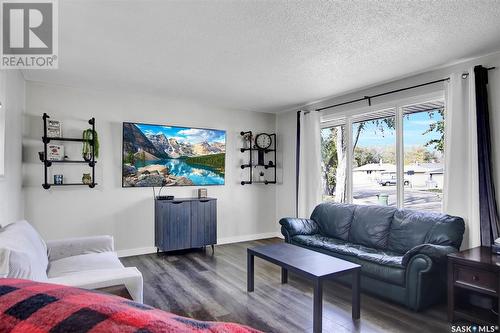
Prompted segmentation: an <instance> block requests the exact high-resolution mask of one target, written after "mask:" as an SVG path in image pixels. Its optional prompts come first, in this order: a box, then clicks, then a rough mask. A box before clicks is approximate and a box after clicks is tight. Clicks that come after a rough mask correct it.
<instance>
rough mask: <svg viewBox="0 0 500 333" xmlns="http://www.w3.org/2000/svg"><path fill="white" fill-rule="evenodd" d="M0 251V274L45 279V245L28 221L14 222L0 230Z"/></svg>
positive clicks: (46, 262) (46, 263)
mask: <svg viewBox="0 0 500 333" xmlns="http://www.w3.org/2000/svg"><path fill="white" fill-rule="evenodd" d="M0 252H1V253H2V255H0V260H2V262H1V263H0V268H1V270H2V271H3V272H0V274H1V275H3V276H6V277H11V278H24V279H30V280H37V281H44V280H47V266H48V258H47V246H46V245H45V242H44V241H43V239H42V238H41V237H40V234H39V233H38V232H37V231H36V230H35V229H34V228H33V227H32V226H31V224H29V223H28V222H26V221H18V222H14V223H11V224H9V225H7V226H5V227H4V228H2V229H1V230H0ZM7 267H8V269H7ZM7 270H8V271H7Z"/></svg>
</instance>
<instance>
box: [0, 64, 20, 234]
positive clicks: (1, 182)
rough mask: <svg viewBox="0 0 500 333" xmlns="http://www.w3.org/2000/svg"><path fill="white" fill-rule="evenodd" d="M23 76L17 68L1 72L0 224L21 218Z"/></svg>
mask: <svg viewBox="0 0 500 333" xmlns="http://www.w3.org/2000/svg"><path fill="white" fill-rule="evenodd" d="M24 89H25V87H24V78H23V76H22V75H21V72H20V71H18V70H6V71H0V101H1V102H2V105H3V107H2V110H1V111H2V112H4V115H5V141H3V140H4V138H3V137H0V145H4V147H5V161H4V167H5V169H4V171H5V173H4V176H0V225H5V224H8V223H12V222H14V221H16V220H18V219H21V218H23V194H22V186H21V184H22V181H21V180H22V172H21V170H22V164H21V148H22V145H21V139H22V120H23V118H22V114H23V112H24Z"/></svg>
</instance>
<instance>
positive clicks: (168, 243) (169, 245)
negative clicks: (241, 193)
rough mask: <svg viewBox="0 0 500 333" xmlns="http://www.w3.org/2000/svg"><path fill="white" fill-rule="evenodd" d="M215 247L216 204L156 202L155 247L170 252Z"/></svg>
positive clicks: (207, 200) (206, 200) (203, 200)
mask: <svg viewBox="0 0 500 333" xmlns="http://www.w3.org/2000/svg"><path fill="white" fill-rule="evenodd" d="M214 244H217V200H216V199H214V198H200V199H198V198H186V199H175V200H156V201H155V246H156V248H157V249H158V251H173V250H182V249H189V248H195V247H204V246H207V245H212V246H213V245H214Z"/></svg>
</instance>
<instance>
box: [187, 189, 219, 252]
mask: <svg viewBox="0 0 500 333" xmlns="http://www.w3.org/2000/svg"><path fill="white" fill-rule="evenodd" d="M191 209H192V210H191V214H192V215H191V227H192V230H191V232H192V233H191V245H192V247H202V246H205V245H211V244H217V201H216V200H203V199H200V200H198V201H193V202H192V208H191Z"/></svg>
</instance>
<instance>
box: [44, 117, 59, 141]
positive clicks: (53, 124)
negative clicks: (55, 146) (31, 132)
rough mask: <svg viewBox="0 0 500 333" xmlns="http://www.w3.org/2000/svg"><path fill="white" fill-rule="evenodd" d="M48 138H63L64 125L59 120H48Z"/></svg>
mask: <svg viewBox="0 0 500 333" xmlns="http://www.w3.org/2000/svg"><path fill="white" fill-rule="evenodd" d="M47 137H49V138H61V137H62V123H61V122H60V121H59V120H53V119H49V120H47Z"/></svg>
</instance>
